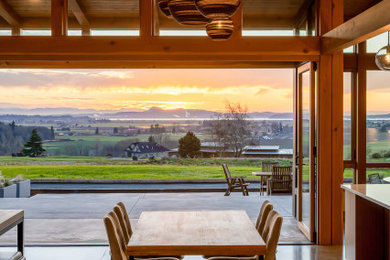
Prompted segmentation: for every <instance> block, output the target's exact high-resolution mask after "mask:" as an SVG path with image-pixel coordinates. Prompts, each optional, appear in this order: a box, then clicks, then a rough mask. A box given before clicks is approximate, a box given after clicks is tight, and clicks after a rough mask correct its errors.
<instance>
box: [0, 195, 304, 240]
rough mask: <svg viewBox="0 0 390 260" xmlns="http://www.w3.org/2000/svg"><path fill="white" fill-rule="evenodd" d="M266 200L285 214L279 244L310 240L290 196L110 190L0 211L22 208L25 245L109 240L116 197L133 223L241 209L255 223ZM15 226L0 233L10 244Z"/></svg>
mask: <svg viewBox="0 0 390 260" xmlns="http://www.w3.org/2000/svg"><path fill="white" fill-rule="evenodd" d="M265 199H268V200H270V201H271V202H272V203H273V204H274V207H275V209H276V210H277V211H278V212H279V213H280V214H281V215H282V216H283V217H284V222H283V227H282V232H281V236H280V242H281V243H308V241H307V239H306V238H305V236H304V235H303V234H302V233H301V231H300V230H299V229H298V227H297V224H296V220H295V219H294V218H293V217H292V213H291V210H292V206H291V204H292V201H291V196H259V195H258V194H253V195H251V196H248V197H244V196H242V195H241V194H239V193H234V194H232V195H231V196H229V197H226V196H223V193H109V194H100V193H99V194H40V195H36V196H34V197H31V198H27V199H1V203H0V209H24V210H25V218H26V220H25V241H26V244H27V245H47V244H101V245H106V244H107V238H106V233H105V229H104V225H103V221H102V219H103V217H104V215H105V214H107V212H109V211H110V210H111V209H112V207H113V205H115V204H116V203H117V202H118V201H123V202H124V203H125V204H126V207H127V210H128V214H129V216H130V218H131V221H132V224H133V225H135V224H136V222H137V220H138V218H139V216H140V214H141V213H142V211H146V210H230V209H240V210H245V211H246V212H247V214H248V215H249V217H250V218H251V219H252V221H255V220H256V218H257V214H258V212H259V208H260V206H261V204H262V203H263V201H264V200H265ZM15 238H16V230H15V229H14V230H11V231H9V232H7V233H6V234H4V235H2V236H1V237H0V245H1V244H3V245H4V244H7V245H8V244H12V243H14V241H16V240H15Z"/></svg>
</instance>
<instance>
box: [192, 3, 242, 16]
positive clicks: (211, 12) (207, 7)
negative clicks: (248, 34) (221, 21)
mask: <svg viewBox="0 0 390 260" xmlns="http://www.w3.org/2000/svg"><path fill="white" fill-rule="evenodd" d="M240 4H241V0H195V5H196V7H197V8H198V10H199V11H200V12H201V13H202V14H203V15H204V16H205V17H207V18H210V19H216V18H227V17H231V16H232V15H233V14H234V13H235V12H236V11H237V8H238V7H239V6H240Z"/></svg>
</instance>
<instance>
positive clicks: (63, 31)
mask: <svg viewBox="0 0 390 260" xmlns="http://www.w3.org/2000/svg"><path fill="white" fill-rule="evenodd" d="M67 34H68V0H51V35H52V36H66V35H67Z"/></svg>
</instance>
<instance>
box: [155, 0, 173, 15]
mask: <svg viewBox="0 0 390 260" xmlns="http://www.w3.org/2000/svg"><path fill="white" fill-rule="evenodd" d="M158 7H159V8H160V10H161V12H162V13H163V14H164V15H165V16H166V17H168V18H172V15H171V12H170V11H169V8H168V0H158Z"/></svg>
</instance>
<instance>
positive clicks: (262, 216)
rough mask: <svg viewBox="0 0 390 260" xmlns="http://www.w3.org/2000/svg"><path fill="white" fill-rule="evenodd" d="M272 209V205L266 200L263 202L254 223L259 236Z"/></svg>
mask: <svg viewBox="0 0 390 260" xmlns="http://www.w3.org/2000/svg"><path fill="white" fill-rule="evenodd" d="M273 208H274V207H273V205H272V204H271V202H269V201H268V200H265V201H264V202H263V204H262V205H261V208H260V211H259V215H258V217H257V221H256V229H257V231H259V234H262V233H263V231H264V226H265V222H266V220H267V217H268V214H269V213H270V212H271V210H272V209H273Z"/></svg>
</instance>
